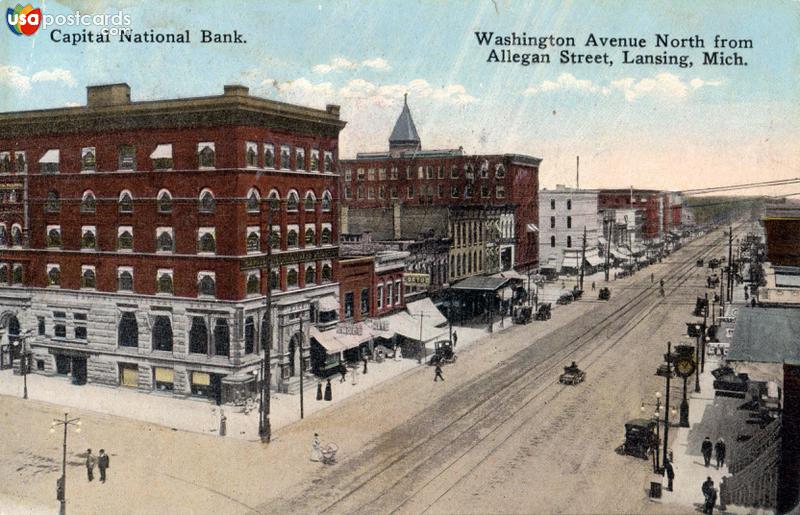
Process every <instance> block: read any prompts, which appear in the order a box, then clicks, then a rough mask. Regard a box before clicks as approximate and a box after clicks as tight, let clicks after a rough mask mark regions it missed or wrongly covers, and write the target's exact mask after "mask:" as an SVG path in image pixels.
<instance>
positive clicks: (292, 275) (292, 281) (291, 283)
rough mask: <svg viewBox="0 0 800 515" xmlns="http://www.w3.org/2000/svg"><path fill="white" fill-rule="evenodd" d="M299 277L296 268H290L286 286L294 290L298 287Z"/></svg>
mask: <svg viewBox="0 0 800 515" xmlns="http://www.w3.org/2000/svg"><path fill="white" fill-rule="evenodd" d="M297 276H298V274H297V270H296V269H294V268H290V269H289V271H288V272H287V273H286V285H287V286H288V287H289V288H293V287H295V286H297V284H298V283H297V280H298V278H297Z"/></svg>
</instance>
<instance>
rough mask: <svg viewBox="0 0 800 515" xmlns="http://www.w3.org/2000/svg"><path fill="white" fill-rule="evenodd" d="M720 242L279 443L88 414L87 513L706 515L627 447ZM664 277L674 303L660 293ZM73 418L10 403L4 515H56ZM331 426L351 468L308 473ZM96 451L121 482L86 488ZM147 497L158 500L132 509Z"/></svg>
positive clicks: (295, 427) (79, 443) (1, 464)
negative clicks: (59, 428)
mask: <svg viewBox="0 0 800 515" xmlns="http://www.w3.org/2000/svg"><path fill="white" fill-rule="evenodd" d="M712 240H713V241H715V242H719V241H720V240H721V238H720V234H719V233H715V234H714V235H711V236H707V237H706V238H704V239H701V240H697V241H696V242H692V243H690V244H688V245H686V246H685V247H684V248H683V249H682V250H681V251H679V252H676V253H674V254H673V255H671V256H670V257H669V258H668V259H666V260H665V261H664V263H662V264H659V265H654V266H651V267H649V268H647V269H646V270H645V271H643V272H642V273H639V274H636V275H635V276H633V277H631V278H626V279H621V280H617V281H614V282H611V283H610V285H611V287H612V299H611V301H610V302H600V301H597V300H596V299H595V298H594V296H592V295H591V293H588V294H587V295H588V297H587V299H586V300H584V301H581V302H579V303H574V304H571V305H569V306H565V307H563V308H562V309H559V310H557V311H554V314H553V319H552V320H550V321H548V322H546V323H542V322H538V323H536V322H534V323H531V324H529V325H526V326H515V327H512V328H510V329H508V330H506V331H503V332H498V333H494V334H493V335H490V336H488V337H487V338H484V339H483V340H480V341H478V342H476V343H475V344H474V345H472V346H470V347H469V348H467V349H463V350H461V351H460V358H459V360H458V362H457V364H455V365H448V366H446V367H444V376H445V379H446V381H445V382H444V383H441V382H440V383H436V384H434V383H433V370H432V369H430V368H428V367H419V368H417V369H414V370H411V371H409V372H406V373H404V374H402V375H400V376H398V377H396V378H395V379H392V380H389V381H386V382H384V383H382V384H380V385H377V386H375V387H374V388H373V389H371V390H369V391H366V392H362V393H360V394H358V395H354V396H352V397H350V398H348V399H346V400H345V401H344V402H342V403H341V404H340V405H338V406H337V407H336V409H329V410H323V411H319V412H317V413H314V414H312V415H311V416H309V417H307V418H306V419H305V420H303V421H302V422H299V423H297V424H292V425H289V426H286V427H284V428H282V429H280V430H278V431H276V434H275V440H274V441H273V443H272V444H271V445H270V446H268V447H263V446H261V445H260V444H257V443H252V442H246V441H242V440H237V439H232V438H224V439H223V438H219V437H218V436H212V435H209V434H193V433H186V432H183V431H173V430H170V429H168V428H164V427H159V426H154V425H151V424H149V423H146V422H136V421H131V420H128V419H124V418H119V417H113V416H107V415H98V414H96V413H88V412H80V411H79V410H76V409H72V410H70V415H71V416H81V417H82V419H83V432H82V433H80V434H75V433H71V434H70V436H69V438H70V442H69V443H70V445H69V456H68V465H69V466H68V468H69V471H68V483H67V496H68V499H69V507H70V511H71V512H72V513H101V512H102V513H122V512H124V513H214V512H216V513H252V512H260V513H285V512H289V511H291V512H302V513H308V512H320V511H332V512H337V513H353V512H364V513H366V512H370V513H374V512H379V513H384V512H391V511H394V510H397V511H400V512H407V513H420V512H426V511H427V512H432V513H444V512H449V513H452V512H642V511H661V512H676V511H687V510H688V511H691V507H687V506H678V505H670V504H666V503H651V502H650V501H648V499H647V495H646V489H647V488H648V486H649V482H650V481H651V480H652V479H653V478H652V473H651V468H650V466H649V463H648V462H645V461H643V460H640V459H637V458H633V457H628V456H622V455H620V454H618V453H617V452H615V449H617V448H618V447H619V446H620V445H621V444H622V440H623V433H624V431H623V423H624V422H625V421H626V420H627V419H629V418H634V417H637V416H640V415H639V407H640V405H641V403H642V402H643V401H649V400H650V399H651V398H652V395H653V393H654V392H655V391H657V390H662V391H663V380H662V379H661V378H658V377H656V376H655V375H654V371H655V368H656V366H657V365H658V363H659V362H660V360H661V355H662V354H663V353H664V352H665V350H666V341H667V340H672V341H673V342H677V341H679V340H680V338H681V335H682V333H683V328H684V325H683V322H684V321H685V320H686V319H687V317H688V313H689V312H690V310H691V307H692V305H693V299H694V296H695V294H696V293H700V292H702V291H704V288H703V286H704V281H705V275H704V270H702V269H696V268H694V261H695V259H696V255H698V254H703V255H709V253H710V249H709V247H707V246H706V244H707V243H709V242H711V241H712ZM720 248H721V247H720ZM719 252H720V251H719V250H718V251H717V254H719ZM651 272H652V273H654V274H655V277H656V283H655V285H652V284H651V283H650V273H651ZM660 277H665V278H666V281H667V297H666V298H661V297H660V295H659V294H658V279H659V278H660ZM598 284H599V283H598ZM572 360H576V361H577V362H578V364H579V365H580V366H581V368H584V369H585V370H586V371H587V374H588V375H587V381H586V382H585V383H584V384H581V385H579V386H576V387H567V386H561V385H559V384H558V383H557V377H558V374H559V373H560V371H561V367H562V366H564V365H566V364H568V363H569V361H572ZM59 414H61V415H63V410H61V409H59V408H58V407H56V406H53V405H50V404H45V403H42V402H39V401H27V402H25V401H22V400H21V399H18V398H11V397H2V398H0V430H1V431H2V434H3V435H4V436H3V438H4V442H3V448H2V451H0V458H2V459H1V460H0V473H1V474H2V477H4V478H7V481H4V482H3V484H2V486H0V505H3V506H14V505H16V506H20V505H22V506H33V507H38V511H41V512H51V513H52V512H55V511H56V510H57V506H58V504H57V502H56V501H55V480H56V478H57V477H58V475H59V467H60V459H59V458H60V444H61V438H60V437H59V435H51V434H50V433H49V427H50V421H51V420H52V418H53V417H57V416H59ZM315 431H316V432H319V433H320V435H321V439H322V441H323V443H327V442H331V441H333V442H336V443H337V444H338V446H339V448H340V451H339V458H340V459H339V463H338V464H336V465H334V466H330V467H328V466H324V465H321V464H318V463H312V462H310V461H309V459H308V457H309V451H310V444H311V440H312V437H313V433H314V432H315ZM87 447H91V448H92V449H93V450H95V452H96V451H97V449H99V448H100V447H104V448H106V449H107V450H110V454H111V469H110V471H109V472H110V474H109V477H110V479H109V482H107V483H106V484H103V485H101V484H98V483H96V482H95V483H91V484H89V483H87V481H86V478H85V470H84V469H83V467H82V460H83V458H82V455H81V453H82V452H84V451H85V449H86V448H87ZM134 491H136V492H147V493H148V495H138V496H137V497H135V498H130V497H129V494H130V492H134ZM542 492H547V493H548V494H547V496H543V495H542ZM6 499H7V500H9V502H8V503H5V502H2V501H3V500H6ZM12 503H13V504H12ZM48 510H49V511H48ZM34 511H37V510H34ZM38 511H37V512H38Z"/></svg>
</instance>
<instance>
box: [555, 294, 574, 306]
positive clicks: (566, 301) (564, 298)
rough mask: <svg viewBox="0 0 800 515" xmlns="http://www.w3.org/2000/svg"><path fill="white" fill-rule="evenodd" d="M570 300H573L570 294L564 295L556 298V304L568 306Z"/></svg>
mask: <svg viewBox="0 0 800 515" xmlns="http://www.w3.org/2000/svg"><path fill="white" fill-rule="evenodd" d="M572 300H573V296H572V294H571V293H564V294H562V295H561V296H560V297H559V298H558V300H557V301H556V304H559V305H564V304H569V303H570V302H572Z"/></svg>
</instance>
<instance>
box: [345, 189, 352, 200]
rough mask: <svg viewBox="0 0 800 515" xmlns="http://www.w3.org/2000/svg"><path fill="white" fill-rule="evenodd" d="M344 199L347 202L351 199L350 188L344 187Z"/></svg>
mask: <svg viewBox="0 0 800 515" xmlns="http://www.w3.org/2000/svg"><path fill="white" fill-rule="evenodd" d="M344 198H346V199H347V200H350V199H351V198H353V189H352V188H351V187H350V186H345V187H344Z"/></svg>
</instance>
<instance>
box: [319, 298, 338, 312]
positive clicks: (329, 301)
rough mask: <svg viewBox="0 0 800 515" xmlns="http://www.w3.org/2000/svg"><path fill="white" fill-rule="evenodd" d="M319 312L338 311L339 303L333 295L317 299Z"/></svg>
mask: <svg viewBox="0 0 800 515" xmlns="http://www.w3.org/2000/svg"><path fill="white" fill-rule="evenodd" d="M319 310H320V311H339V301H338V300H336V297H334V296H333V295H325V296H324V297H321V298H320V299H319Z"/></svg>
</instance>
